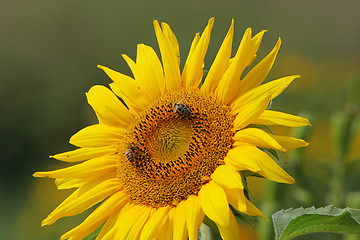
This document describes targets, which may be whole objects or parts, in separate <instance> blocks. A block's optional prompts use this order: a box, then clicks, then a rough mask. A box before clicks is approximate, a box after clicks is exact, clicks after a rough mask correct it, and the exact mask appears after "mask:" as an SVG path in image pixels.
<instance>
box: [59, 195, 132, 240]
mask: <svg viewBox="0 0 360 240" xmlns="http://www.w3.org/2000/svg"><path fill="white" fill-rule="evenodd" d="M128 201H129V197H128V194H127V193H126V192H124V191H119V192H116V193H114V194H112V195H111V196H110V197H109V198H108V199H106V200H105V201H104V202H103V203H102V204H101V205H100V206H99V207H97V208H96V209H95V210H94V211H93V212H92V213H91V214H90V215H89V216H88V217H87V218H86V219H85V220H84V221H83V222H82V223H81V224H80V225H78V226H77V227H75V228H73V229H72V230H70V231H68V232H67V233H65V234H64V235H62V236H61V238H60V239H61V240H63V239H68V238H76V239H84V238H85V237H86V236H87V235H89V233H91V232H93V231H94V230H95V229H97V228H98V227H99V226H100V225H101V224H102V223H103V222H104V221H105V220H106V219H107V218H108V217H110V216H111V215H113V214H115V213H116V212H117V211H119V210H120V209H121V208H122V207H123V206H124V204H125V203H126V202H128Z"/></svg>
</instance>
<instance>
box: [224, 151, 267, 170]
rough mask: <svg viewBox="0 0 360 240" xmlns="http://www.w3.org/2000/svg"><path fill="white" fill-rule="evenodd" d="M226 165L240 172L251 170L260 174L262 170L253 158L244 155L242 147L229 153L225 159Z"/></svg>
mask: <svg viewBox="0 0 360 240" xmlns="http://www.w3.org/2000/svg"><path fill="white" fill-rule="evenodd" d="M225 163H226V165H229V166H230V167H232V168H234V169H235V170H238V171H244V170H249V171H252V172H258V171H260V170H261V168H260V167H259V165H258V164H257V163H256V162H255V161H254V160H253V159H252V158H249V157H248V156H247V155H244V154H243V152H242V148H240V147H235V148H232V149H230V150H229V151H228V153H227V155H226V157H225Z"/></svg>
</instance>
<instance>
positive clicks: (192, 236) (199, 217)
mask: <svg viewBox="0 0 360 240" xmlns="http://www.w3.org/2000/svg"><path fill="white" fill-rule="evenodd" d="M185 204H186V207H185V214H186V226H187V229H188V232H189V240H197V233H198V230H199V228H200V225H201V223H202V221H203V220H204V216H205V213H204V212H203V210H202V209H201V206H200V198H199V197H198V196H195V195H191V196H189V197H188V199H186V201H185Z"/></svg>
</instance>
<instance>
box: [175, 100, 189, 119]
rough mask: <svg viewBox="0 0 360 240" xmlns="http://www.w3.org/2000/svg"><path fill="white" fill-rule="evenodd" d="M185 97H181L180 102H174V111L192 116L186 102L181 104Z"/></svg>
mask: <svg viewBox="0 0 360 240" xmlns="http://www.w3.org/2000/svg"><path fill="white" fill-rule="evenodd" d="M184 99H185V98H182V99H180V100H179V101H178V102H176V103H173V112H174V113H176V112H179V113H180V114H182V115H185V116H190V115H191V112H190V110H189V108H188V107H187V106H186V105H185V104H181V102H182V101H183V100H184Z"/></svg>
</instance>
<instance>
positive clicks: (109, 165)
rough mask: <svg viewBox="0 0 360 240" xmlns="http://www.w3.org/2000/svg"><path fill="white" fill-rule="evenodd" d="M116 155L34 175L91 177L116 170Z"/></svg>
mask: <svg viewBox="0 0 360 240" xmlns="http://www.w3.org/2000/svg"><path fill="white" fill-rule="evenodd" d="M117 159H118V156H117V155H113V156H105V157H99V158H94V159H91V160H88V161H86V162H83V163H80V164H77V165H74V166H71V167H67V168H62V169H59V170H55V171H49V172H36V173H35V174H34V177H48V178H70V177H72V178H91V177H93V176H94V175H102V174H105V173H108V172H116V164H117Z"/></svg>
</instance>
